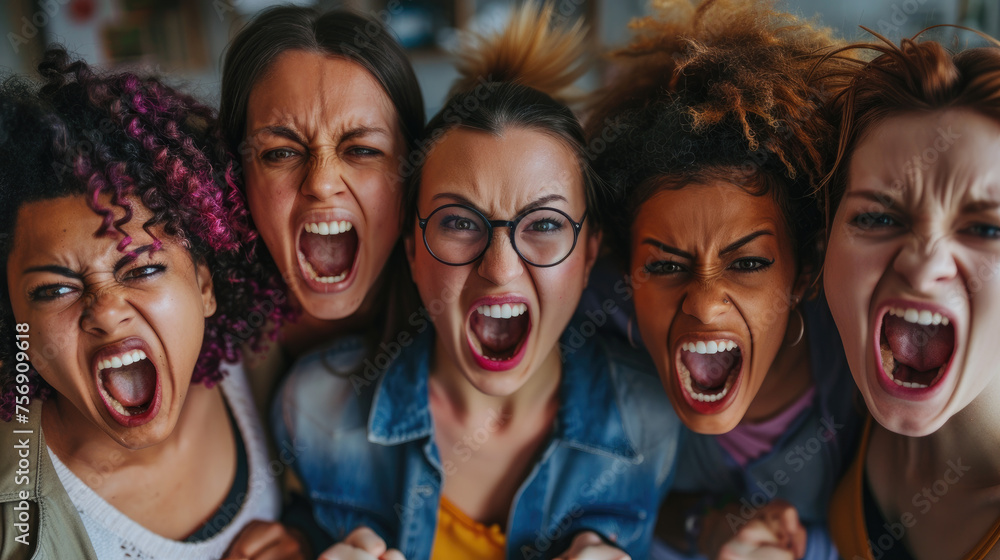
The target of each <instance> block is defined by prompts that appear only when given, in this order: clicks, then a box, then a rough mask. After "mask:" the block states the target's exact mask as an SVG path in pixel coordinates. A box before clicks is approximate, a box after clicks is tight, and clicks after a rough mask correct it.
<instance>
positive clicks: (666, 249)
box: [642, 229, 774, 261]
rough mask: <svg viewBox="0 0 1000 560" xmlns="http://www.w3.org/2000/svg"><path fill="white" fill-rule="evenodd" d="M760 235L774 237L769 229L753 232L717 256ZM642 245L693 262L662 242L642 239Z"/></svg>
mask: <svg viewBox="0 0 1000 560" xmlns="http://www.w3.org/2000/svg"><path fill="white" fill-rule="evenodd" d="M762 235H774V232H772V231H771V230H769V229H762V230H760V231H755V232H753V233H751V234H750V235H746V236H744V237H741V238H740V239H737V240H736V241H734V242H733V243H730V244H729V245H726V246H725V247H723V248H722V250H720V251H719V256H722V255H725V254H726V253H732V252H733V251H735V250H737V249H739V248H740V247H742V246H744V245H746V244H747V243H750V242H751V241H753V240H754V239H757V238H758V237H760V236H762ZM642 244H644V245H652V246H653V247H656V248H657V249H659V250H661V251H663V252H664V253H671V254H674V255H677V256H678V257H683V258H685V259H687V260H689V261H693V260H695V259H694V255H692V254H691V253H688V252H687V251H682V250H680V249H678V248H677V247H672V246H670V245H667V244H666V243H662V242H660V241H657V240H655V239H653V238H651V237H647V238H646V239H643V240H642Z"/></svg>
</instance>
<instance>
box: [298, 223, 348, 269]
mask: <svg viewBox="0 0 1000 560" xmlns="http://www.w3.org/2000/svg"><path fill="white" fill-rule="evenodd" d="M299 250H300V251H302V254H303V255H305V257H306V260H308V261H309V264H310V265H312V267H313V270H315V271H316V274H318V275H319V276H339V275H340V274H342V273H344V272H346V271H348V270H350V268H351V264H352V263H353V262H354V253H356V252H357V250H358V234H357V232H355V231H354V230H353V229H352V230H350V231H348V232H346V233H341V234H338V235H319V234H317V233H303V234H302V237H301V238H300V239H299Z"/></svg>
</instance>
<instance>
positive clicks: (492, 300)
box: [469, 294, 531, 316]
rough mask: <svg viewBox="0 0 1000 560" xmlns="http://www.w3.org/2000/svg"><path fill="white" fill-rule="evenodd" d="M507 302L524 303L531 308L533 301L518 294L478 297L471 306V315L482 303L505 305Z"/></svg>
mask: <svg viewBox="0 0 1000 560" xmlns="http://www.w3.org/2000/svg"><path fill="white" fill-rule="evenodd" d="M505 303H523V304H525V305H527V306H528V309H531V302H530V301H528V298H526V297H524V296H522V295H518V294H502V295H496V296H482V297H480V298H477V299H476V300H475V301H473V302H472V305H470V306H469V315H470V316H471V315H472V314H473V313H475V311H476V309H478V308H479V307H480V306H482V305H503V304H505Z"/></svg>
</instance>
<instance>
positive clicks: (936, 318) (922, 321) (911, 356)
mask: <svg viewBox="0 0 1000 560" xmlns="http://www.w3.org/2000/svg"><path fill="white" fill-rule="evenodd" d="M878 344H879V365H880V366H881V372H882V373H883V374H885V375H884V376H882V377H880V381H882V383H883V386H884V387H885V388H887V389H888V390H890V391H892V393H893V394H895V395H899V396H903V397H911V398H912V397H914V396H920V395H922V394H927V392H928V391H930V390H931V389H933V388H934V387H936V386H937V385H939V384H940V383H941V380H942V379H944V377H945V373H946V372H947V371H948V366H949V365H950V364H951V359H952V356H953V355H954V353H955V327H954V325H953V324H952V322H951V320H949V319H948V317H946V316H944V315H942V314H941V313H935V312H933V311H930V310H927V309H915V308H912V307H890V308H888V309H887V310H886V312H885V315H883V316H882V324H881V328H880V329H879V340H878Z"/></svg>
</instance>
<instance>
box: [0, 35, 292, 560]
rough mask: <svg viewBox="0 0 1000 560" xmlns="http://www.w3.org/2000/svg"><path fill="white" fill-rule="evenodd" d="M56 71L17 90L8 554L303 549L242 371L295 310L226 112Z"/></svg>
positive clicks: (8, 237) (5, 318) (5, 472)
mask: <svg viewBox="0 0 1000 560" xmlns="http://www.w3.org/2000/svg"><path fill="white" fill-rule="evenodd" d="M39 71H40V73H41V77H42V79H43V82H42V85H41V88H40V89H39V88H36V87H34V86H28V85H25V84H23V83H22V82H20V81H18V80H13V79H11V80H8V81H7V82H5V83H4V85H3V86H2V88H0V161H3V166H2V169H0V335H2V336H0V340H2V344H0V390H2V392H0V419H2V420H4V424H5V425H4V426H3V430H2V432H0V441H2V442H3V448H4V451H3V453H2V454H0V474H2V478H0V496H2V498H0V521H2V526H3V529H2V533H0V534H2V539H0V540H2V542H0V557H2V558H4V559H5V560H7V559H11V560H15V559H22V558H24V559H27V558H34V559H45V558H50V559H59V560H63V559H88V560H91V559H95V558H96V559H99V560H112V559H121V558H164V559H166V558H199V559H215V560H218V559H220V558H223V557H225V558H252V559H255V560H270V559H278V558H282V559H293V558H303V557H304V556H303V554H302V550H301V547H300V542H299V540H298V539H297V538H295V537H294V536H293V534H292V533H290V532H288V531H286V530H285V529H284V528H283V527H282V526H281V525H280V524H278V523H275V519H276V518H277V515H278V513H279V509H280V500H279V494H278V490H277V486H276V484H275V483H274V479H273V477H272V476H271V475H270V474H269V472H268V468H269V467H268V460H267V444H266V441H265V438H264V433H263V429H262V427H261V425H260V419H259V417H258V414H257V409H256V407H255V406H254V403H253V400H252V398H251V395H250V390H249V385H248V382H247V378H246V374H245V373H244V371H243V368H242V366H241V365H240V364H239V361H240V358H241V357H242V355H243V352H244V348H246V349H249V350H256V349H259V347H260V342H261V334H260V333H259V332H257V331H256V330H255V329H254V328H252V325H251V320H250V319H249V317H250V316H251V315H252V314H260V315H262V316H264V317H265V318H266V319H267V320H269V321H274V322H278V321H281V320H283V318H284V316H285V315H286V314H287V313H288V309H287V308H286V307H284V306H281V305H277V306H275V305H272V306H270V307H267V308H264V307H262V306H261V303H260V302H262V301H270V300H271V298H273V297H274V295H275V293H276V292H277V290H278V287H277V284H278V282H277V279H276V278H274V277H270V276H268V275H267V274H265V273H264V271H263V270H262V267H261V266H260V265H259V264H257V262H256V259H255V251H254V248H255V234H254V232H253V229H252V228H251V227H250V223H249V215H248V213H247V209H246V206H245V204H244V202H243V198H242V196H241V195H240V193H239V192H238V191H237V190H236V189H235V188H234V187H233V186H232V180H233V178H232V165H231V163H230V162H229V161H228V158H226V157H224V154H225V150H224V149H223V148H222V146H221V141H220V140H219V139H218V138H217V137H215V135H214V134H213V131H214V130H215V129H214V125H215V123H214V120H215V115H214V113H213V111H212V110H211V109H209V108H208V107H206V106H204V105H201V104H200V103H198V102H196V101H195V100H194V99H192V98H191V97H188V96H187V95H185V94H183V93H181V92H178V91H176V90H174V89H172V88H170V87H168V86H166V85H164V84H163V83H161V82H160V81H158V80H157V79H154V78H143V77H139V76H137V75H135V74H132V73H128V72H126V73H117V74H115V73H108V74H102V73H99V72H97V71H95V70H93V69H91V68H90V67H88V66H87V65H86V64H85V63H84V62H81V61H72V60H71V59H70V58H69V56H68V55H67V53H66V51H65V50H62V49H50V50H49V51H47V52H46V54H45V58H44V60H43V62H42V63H41V64H40V65H39ZM224 362H228V363H224ZM15 421H16V423H15Z"/></svg>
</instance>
